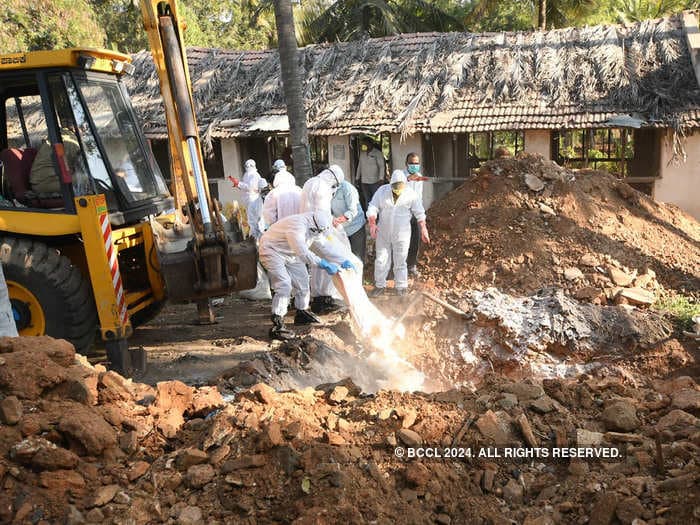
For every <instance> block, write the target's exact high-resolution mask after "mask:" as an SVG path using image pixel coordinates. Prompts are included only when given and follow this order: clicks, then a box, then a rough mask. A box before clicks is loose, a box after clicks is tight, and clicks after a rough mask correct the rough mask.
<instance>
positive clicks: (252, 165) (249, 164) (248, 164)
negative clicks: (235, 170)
mask: <svg viewBox="0 0 700 525" xmlns="http://www.w3.org/2000/svg"><path fill="white" fill-rule="evenodd" d="M243 167H244V168H245V170H246V171H253V170H254V169H257V165H256V164H255V161H254V160H253V159H248V160H246V161H245V164H243Z"/></svg>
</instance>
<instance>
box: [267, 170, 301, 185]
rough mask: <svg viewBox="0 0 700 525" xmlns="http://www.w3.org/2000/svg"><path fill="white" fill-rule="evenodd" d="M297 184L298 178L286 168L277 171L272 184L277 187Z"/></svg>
mask: <svg viewBox="0 0 700 525" xmlns="http://www.w3.org/2000/svg"><path fill="white" fill-rule="evenodd" d="M295 184H296V179H295V178H294V175H292V174H291V173H289V172H288V171H287V170H286V169H281V170H279V171H278V172H277V173H275V178H274V179H273V180H272V186H273V187H275V188H277V187H279V186H284V185H292V186H294V185H295Z"/></svg>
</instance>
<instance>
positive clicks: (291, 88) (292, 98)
mask: <svg viewBox="0 0 700 525" xmlns="http://www.w3.org/2000/svg"><path fill="white" fill-rule="evenodd" d="M275 23H276V24H277V41H278V42H279V44H278V45H279V54H280V71H281V74H282V87H283V89H284V101H285V103H286V104H287V117H288V118H289V135H290V139H291V141H292V160H293V162H294V176H295V177H296V179H297V184H300V185H301V184H303V183H304V182H306V181H307V180H308V179H309V178H311V176H312V175H313V174H312V169H311V158H310V156H309V132H308V130H307V129H306V108H305V106H304V95H303V93H302V74H303V73H302V71H300V69H299V61H298V58H297V54H298V53H297V51H298V50H297V39H296V33H295V32H294V14H293V13H292V4H291V2H290V0H275Z"/></svg>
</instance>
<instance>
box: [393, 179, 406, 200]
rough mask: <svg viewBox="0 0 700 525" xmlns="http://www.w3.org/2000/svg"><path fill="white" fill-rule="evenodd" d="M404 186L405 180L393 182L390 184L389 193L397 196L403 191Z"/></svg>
mask: <svg viewBox="0 0 700 525" xmlns="http://www.w3.org/2000/svg"><path fill="white" fill-rule="evenodd" d="M405 186H406V183H405V182H395V183H394V184H392V185H391V193H393V194H394V195H396V196H397V197H398V196H399V195H401V192H403V189H404V187H405Z"/></svg>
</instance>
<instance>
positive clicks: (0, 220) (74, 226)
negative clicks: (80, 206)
mask: <svg viewBox="0 0 700 525" xmlns="http://www.w3.org/2000/svg"><path fill="white" fill-rule="evenodd" d="M0 230H2V231H5V232H11V233H22V234H24V235H42V236H45V237H51V236H54V235H70V234H71V233H80V220H79V219H78V216H77V215H72V214H69V213H51V212H33V211H28V210H27V208H24V209H22V208H16V209H8V208H2V209H0Z"/></svg>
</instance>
